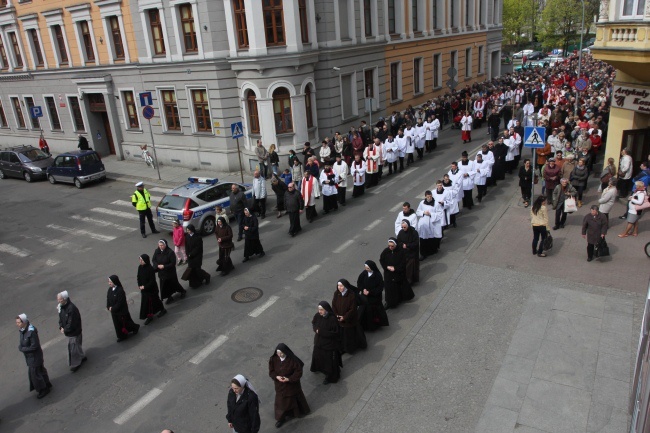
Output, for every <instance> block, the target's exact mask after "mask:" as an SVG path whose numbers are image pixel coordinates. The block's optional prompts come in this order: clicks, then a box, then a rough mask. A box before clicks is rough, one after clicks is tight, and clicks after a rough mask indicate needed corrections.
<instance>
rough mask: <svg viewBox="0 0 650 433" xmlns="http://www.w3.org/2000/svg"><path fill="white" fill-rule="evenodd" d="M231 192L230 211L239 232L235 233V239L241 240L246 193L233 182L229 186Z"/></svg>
mask: <svg viewBox="0 0 650 433" xmlns="http://www.w3.org/2000/svg"><path fill="white" fill-rule="evenodd" d="M231 190H232V192H231V193H230V211H231V212H232V213H233V215H234V216H235V219H236V220H237V225H238V226H239V232H238V233H237V241H241V239H242V235H243V234H244V226H243V225H242V223H241V222H242V220H243V219H244V208H245V207H246V195H245V194H244V192H243V191H240V190H239V186H237V185H235V184H234V183H233V184H232V186H231Z"/></svg>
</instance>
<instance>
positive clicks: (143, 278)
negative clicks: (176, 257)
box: [137, 254, 167, 325]
mask: <svg viewBox="0 0 650 433" xmlns="http://www.w3.org/2000/svg"><path fill="white" fill-rule="evenodd" d="M139 261H140V266H138V276H137V281H138V289H140V294H141V300H140V320H144V324H145V325H148V324H150V323H151V321H152V320H153V318H154V316H156V315H157V316H158V317H162V316H164V315H165V314H167V310H165V306H164V305H163V303H162V301H161V300H160V296H159V295H158V283H157V282H156V270H155V269H154V268H153V266H151V259H149V256H148V255H147V254H142V255H140V257H139Z"/></svg>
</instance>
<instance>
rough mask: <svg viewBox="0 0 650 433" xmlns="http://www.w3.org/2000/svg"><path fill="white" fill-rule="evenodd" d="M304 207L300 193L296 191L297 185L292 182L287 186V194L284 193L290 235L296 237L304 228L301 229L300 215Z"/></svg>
mask: <svg viewBox="0 0 650 433" xmlns="http://www.w3.org/2000/svg"><path fill="white" fill-rule="evenodd" d="M303 207H304V202H303V200H302V195H301V194H300V191H296V184H295V183H293V182H291V183H290V184H289V185H288V186H287V192H285V193H284V209H285V210H286V211H287V215H289V234H290V235H291V237H294V236H295V235H296V234H298V232H299V231H300V230H302V227H300V214H301V213H302V209H303Z"/></svg>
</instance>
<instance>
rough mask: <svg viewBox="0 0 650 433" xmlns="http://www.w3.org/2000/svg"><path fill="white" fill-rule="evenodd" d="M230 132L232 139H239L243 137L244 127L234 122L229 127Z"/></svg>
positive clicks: (240, 123)
mask: <svg viewBox="0 0 650 433" xmlns="http://www.w3.org/2000/svg"><path fill="white" fill-rule="evenodd" d="M230 132H232V138H239V137H243V136H244V126H243V125H242V122H235V123H232V124H231V125H230Z"/></svg>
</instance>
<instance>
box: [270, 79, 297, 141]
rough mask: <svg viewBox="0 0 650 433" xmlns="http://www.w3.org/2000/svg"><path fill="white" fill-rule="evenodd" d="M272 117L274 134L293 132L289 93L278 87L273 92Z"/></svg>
mask: <svg viewBox="0 0 650 433" xmlns="http://www.w3.org/2000/svg"><path fill="white" fill-rule="evenodd" d="M273 115H274V118H275V133H276V134H283V133H285V132H293V120H292V118H291V98H290V96H289V91H288V90H287V89H286V88H284V87H280V88H278V89H275V91H274V92H273Z"/></svg>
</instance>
